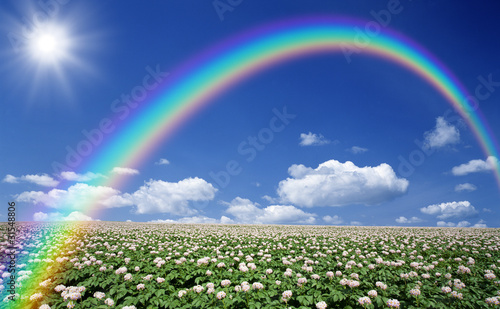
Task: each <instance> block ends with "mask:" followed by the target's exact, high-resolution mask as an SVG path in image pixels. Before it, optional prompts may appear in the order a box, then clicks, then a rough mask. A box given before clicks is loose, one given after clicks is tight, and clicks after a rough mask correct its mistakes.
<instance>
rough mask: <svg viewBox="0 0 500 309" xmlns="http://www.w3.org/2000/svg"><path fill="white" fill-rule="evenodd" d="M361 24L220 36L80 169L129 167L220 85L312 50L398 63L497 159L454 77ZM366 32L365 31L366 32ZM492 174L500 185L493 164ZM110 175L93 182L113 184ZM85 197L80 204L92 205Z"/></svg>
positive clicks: (284, 25)
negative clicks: (447, 106)
mask: <svg viewBox="0 0 500 309" xmlns="http://www.w3.org/2000/svg"><path fill="white" fill-rule="evenodd" d="M365 25H366V22H365V23H363V22H360V21H354V20H348V19H334V18H328V17H316V18H303V19H297V20H292V21H285V22H280V23H276V24H271V25H268V26H265V27H262V28H259V29H257V30H254V31H251V32H247V33H244V34H243V35H240V36H238V37H236V38H234V39H232V40H229V41H226V42H224V43H223V44H220V45H218V46H216V47H214V48H212V49H210V50H208V51H207V52H205V53H203V54H201V55H200V56H198V57H197V58H195V59H194V60H192V61H190V62H188V63H187V64H186V65H184V66H183V67H181V68H180V69H179V70H178V71H176V72H175V73H173V74H172V75H171V77H169V82H168V83H167V84H166V85H165V86H164V87H163V89H162V90H161V91H160V92H159V94H157V95H156V97H155V98H154V99H153V100H152V101H151V102H150V103H149V104H147V105H146V106H145V107H144V108H143V109H142V110H140V111H138V113H137V114H136V115H135V116H134V118H133V119H132V120H131V121H130V122H129V123H128V124H127V125H126V126H125V127H124V128H123V130H122V131H121V132H119V134H117V135H116V137H115V138H114V139H113V140H111V141H109V143H108V144H107V145H106V146H105V147H103V148H102V149H101V150H100V151H99V153H97V155H95V156H94V158H93V159H92V160H91V161H90V162H89V163H88V164H87V166H85V170H86V171H93V172H98V173H108V172H109V170H110V169H111V168H113V167H114V166H125V167H131V168H137V167H139V165H140V164H141V163H142V162H144V161H145V160H146V159H147V158H148V157H149V156H150V155H151V154H152V153H153V151H154V150H155V149H156V148H157V147H158V145H160V144H162V143H164V142H165V140H167V139H168V138H169V137H170V136H172V135H173V134H174V133H175V132H176V130H178V129H179V127H181V126H182V125H184V124H185V123H186V122H187V121H188V120H189V119H190V117H192V116H193V115H194V114H196V113H198V112H199V111H200V110H202V109H203V108H204V107H206V106H207V105H209V104H210V103H212V102H213V100H212V99H213V98H214V97H216V96H217V95H219V94H221V93H222V92H224V90H226V89H228V88H230V87H232V86H234V85H235V84H237V83H239V82H241V81H243V80H244V79H246V78H249V77H251V76H253V75H255V74H256V73H258V72H260V71H263V70H265V69H268V68H270V67H273V66H276V65H278V64H281V63H283V62H286V61H291V60H293V59H296V58H299V57H304V56H311V55H315V54H319V53H343V51H345V50H346V49H350V50H354V49H356V50H357V51H359V52H360V53H361V54H364V53H366V54H370V55H374V56H378V57H380V58H383V59H386V60H388V61H389V62H392V63H395V64H398V65H400V66H402V67H404V68H406V69H408V70H409V71H411V72H413V73H415V74H416V75H418V76H420V77H421V78H423V79H424V80H425V81H427V82H428V83H429V84H430V85H432V86H433V87H434V88H435V89H436V90H437V91H438V92H439V93H441V94H442V95H443V97H444V98H445V99H446V100H447V102H449V104H451V105H452V107H453V108H454V109H455V111H457V112H458V113H459V114H460V115H461V116H462V117H463V118H464V119H465V120H466V122H467V124H468V125H469V127H470V129H471V130H472V132H473V133H474V135H475V137H476V139H477V141H478V142H479V144H480V146H481V148H482V150H483V152H484V153H485V154H486V156H494V157H496V158H499V156H498V153H499V151H498V149H499V147H498V145H497V144H496V140H495V138H494V135H493V133H492V131H491V129H490V128H489V127H488V124H487V121H486V119H485V118H484V116H483V115H482V114H481V113H480V111H479V110H474V109H473V108H472V107H471V106H470V105H469V103H468V99H469V98H470V97H471V96H470V95H469V94H468V93H467V91H466V90H465V88H464V87H463V86H462V85H461V83H460V82H459V81H458V80H457V78H456V77H454V76H453V74H452V73H451V72H450V71H449V70H448V69H447V68H446V67H445V66H444V65H443V64H442V63H441V62H440V61H438V60H437V59H436V58H435V57H434V56H432V55H431V54H430V53H429V52H427V51H425V50H424V49H423V48H422V47H420V46H418V45H417V44H415V43H413V42H411V41H410V40H408V39H406V38H404V37H402V36H401V35H398V34H396V33H393V32H390V31H386V30H383V31H381V32H379V33H377V34H373V33H368V34H367V33H365V35H367V37H368V38H369V40H368V43H367V44H364V43H365V42H362V39H361V37H360V32H364V27H365ZM370 34H372V35H371V36H370ZM495 176H496V178H497V181H498V183H499V185H500V167H498V166H497V169H496V171H495ZM121 181H123V177H120V176H113V175H111V176H110V178H108V179H106V180H104V181H101V182H97V183H96V184H98V185H106V186H111V187H119V186H120V183H121ZM92 205H93V202H90V203H89V204H88V205H86V207H84V209H86V210H92V208H93V206H92Z"/></svg>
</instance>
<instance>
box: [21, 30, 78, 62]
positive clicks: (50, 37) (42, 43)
mask: <svg viewBox="0 0 500 309" xmlns="http://www.w3.org/2000/svg"><path fill="white" fill-rule="evenodd" d="M69 38H70V37H69V35H68V33H67V31H66V30H65V29H64V27H62V26H56V25H50V26H46V27H43V28H39V29H36V30H34V31H33V32H32V33H31V35H30V39H29V54H30V56H31V58H32V59H33V60H35V61H37V62H39V63H40V64H53V65H55V64H61V62H63V61H65V60H67V59H68V58H69V55H70V52H71V51H70V49H71V40H70V39H69Z"/></svg>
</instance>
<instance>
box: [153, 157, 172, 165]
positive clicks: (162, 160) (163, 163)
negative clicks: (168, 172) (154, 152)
mask: <svg viewBox="0 0 500 309" xmlns="http://www.w3.org/2000/svg"><path fill="white" fill-rule="evenodd" d="M155 164H156V165H168V164H170V161H168V160H167V159H164V158H161V159H160V160H159V161H157V162H155Z"/></svg>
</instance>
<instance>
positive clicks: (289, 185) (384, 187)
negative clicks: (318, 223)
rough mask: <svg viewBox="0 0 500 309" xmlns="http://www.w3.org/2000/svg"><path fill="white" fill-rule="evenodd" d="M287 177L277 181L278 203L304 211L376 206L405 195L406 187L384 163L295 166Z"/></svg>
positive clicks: (403, 181)
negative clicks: (303, 207)
mask: <svg viewBox="0 0 500 309" xmlns="http://www.w3.org/2000/svg"><path fill="white" fill-rule="evenodd" d="M288 173H289V174H290V176H292V177H291V178H287V179H285V180H282V181H280V183H279V187H278V190H277V193H278V195H279V196H280V198H281V202H282V203H292V204H295V205H298V206H305V207H313V206H344V205H349V204H365V205H374V204H379V203H382V202H385V201H389V200H392V199H394V198H396V197H398V196H401V195H403V194H405V193H406V191H407V189H408V184H409V182H408V180H406V179H404V178H398V177H397V176H396V174H395V173H394V171H393V169H392V168H391V167H390V166H389V165H388V164H385V163H383V164H380V165H379V166H376V167H370V166H366V167H357V166H356V165H354V163H352V162H350V161H347V162H345V163H341V162H339V161H336V160H329V161H326V162H324V163H321V164H320V165H319V166H318V167H317V168H315V169H313V168H310V167H306V166H304V165H302V164H300V165H295V164H294V165H292V166H291V167H290V168H289V169H288Z"/></svg>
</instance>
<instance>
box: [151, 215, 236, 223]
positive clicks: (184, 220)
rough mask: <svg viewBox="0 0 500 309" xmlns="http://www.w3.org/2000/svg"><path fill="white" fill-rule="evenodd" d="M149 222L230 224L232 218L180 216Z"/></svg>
mask: <svg viewBox="0 0 500 309" xmlns="http://www.w3.org/2000/svg"><path fill="white" fill-rule="evenodd" d="M149 222H151V223H190V224H207V223H208V224H215V223H220V224H231V223H234V221H233V220H231V219H230V218H228V217H226V216H222V217H221V218H220V219H218V220H217V219H215V218H210V217H206V216H193V217H184V218H180V219H177V220H173V219H165V220H162V219H157V220H151V221H149Z"/></svg>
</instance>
